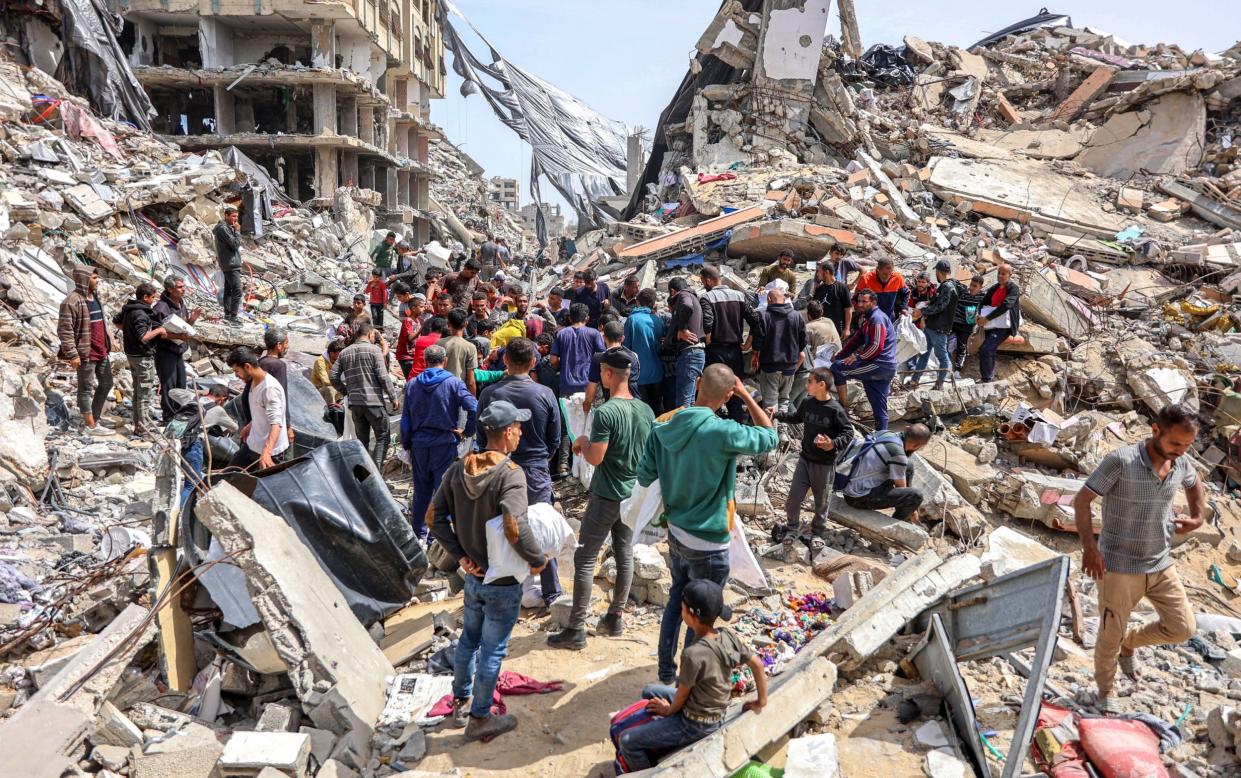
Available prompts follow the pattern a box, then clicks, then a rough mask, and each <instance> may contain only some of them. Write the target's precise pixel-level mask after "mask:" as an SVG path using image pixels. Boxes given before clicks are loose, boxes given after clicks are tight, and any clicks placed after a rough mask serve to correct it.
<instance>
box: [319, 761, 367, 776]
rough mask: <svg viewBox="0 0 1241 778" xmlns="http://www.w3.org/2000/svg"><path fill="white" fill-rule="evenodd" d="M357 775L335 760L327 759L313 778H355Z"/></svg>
mask: <svg viewBox="0 0 1241 778" xmlns="http://www.w3.org/2000/svg"><path fill="white" fill-rule="evenodd" d="M357 776H358V773H357V771H355V770H352V769H350V768H348V767H346V766H345V765H344V763H343V762H339V761H337V760H335V759H329V760H327V761H326V762H324V763H323V766H322V767H320V768H319V772H317V773H315V778H357Z"/></svg>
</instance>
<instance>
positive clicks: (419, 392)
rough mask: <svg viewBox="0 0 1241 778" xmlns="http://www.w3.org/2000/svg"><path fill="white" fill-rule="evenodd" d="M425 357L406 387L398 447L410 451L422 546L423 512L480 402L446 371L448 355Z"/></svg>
mask: <svg viewBox="0 0 1241 778" xmlns="http://www.w3.org/2000/svg"><path fill="white" fill-rule="evenodd" d="M423 358H424V359H425V360H426V362H427V369H426V370H424V371H422V372H421V373H419V374H418V377H417V378H415V379H414V380H412V381H410V382H409V383H408V384H406V385H405V403H404V406H403V407H402V409H401V446H403V447H404V448H405V450H406V451H408V452H409V462H410V466H411V467H412V469H413V471H414V482H413V487H414V496H413V499H412V502H411V511H412V518H413V525H414V532H416V533H417V534H418V538H419V539H420V540H422V541H423V542H424V543H425V542H426V539H427V522H426V515H427V508H429V507H430V505H431V498H432V497H433V496H434V495H435V490H436V489H439V487H440V480H441V479H443V477H444V471H446V470H447V469H448V467H449V465H451V464H452V463H453V462H454V461H455V460H456V459H457V446H458V445H459V444H460V443H461V441H462V439H463V438H465V437H466V436H467V435H473V434H474V420H475V418H477V412H478V401H477V400H475V399H474V395H472V394H470V390H469V389H468V388H467V387H466V385H465V382H464V381H462V380H461V379H460V378H457V377H456V376H455V375H453V374H452V373H450V372H448V371H447V370H445V369H444V363H445V362H446V361H447V360H448V353H447V352H446V351H444V348H443V347H442V346H439V345H432V346H428V347H427V349H426V351H424V352H423ZM462 410H464V411H465V412H466V414H467V417H466V423H465V427H460V426H458V425H459V424H460V423H461V422H460V419H461V411H462Z"/></svg>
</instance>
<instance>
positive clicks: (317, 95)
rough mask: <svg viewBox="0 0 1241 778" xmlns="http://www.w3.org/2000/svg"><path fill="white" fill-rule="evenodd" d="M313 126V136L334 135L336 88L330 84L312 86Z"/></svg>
mask: <svg viewBox="0 0 1241 778" xmlns="http://www.w3.org/2000/svg"><path fill="white" fill-rule="evenodd" d="M314 104H315V126H314V134H315V135H322V134H323V133H325V132H326V133H331V134H335V133H336V87H334V86H332V85H331V84H315V85H314Z"/></svg>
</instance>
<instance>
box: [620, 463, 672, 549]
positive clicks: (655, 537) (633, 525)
mask: <svg viewBox="0 0 1241 778" xmlns="http://www.w3.org/2000/svg"><path fill="white" fill-rule="evenodd" d="M663 512H664V494H663V490H662V489H661V488H660V486H659V479H655V480H654V481H652V482H651V485H650V486H643V485H642V484H638V483H635V484H634V486H633V494H630V495H629V496H628V497H627V498H625V499H624V500H622V501H621V506H620V515H621V521H622V522H624V524H625V526H627V527H629V529H631V530H633V542H634V543H645V544H646V545H648V546H649V545H654V544H655V543H658V542H659V541H661V540H663V538H664V528H663V527H656V526H652V522H654V521H655V519H657V518H659V517H660V515H661V514H663Z"/></svg>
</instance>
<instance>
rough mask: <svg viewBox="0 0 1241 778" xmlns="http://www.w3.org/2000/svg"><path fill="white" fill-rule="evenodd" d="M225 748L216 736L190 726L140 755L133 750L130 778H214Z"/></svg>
mask: <svg viewBox="0 0 1241 778" xmlns="http://www.w3.org/2000/svg"><path fill="white" fill-rule="evenodd" d="M222 753H224V746H223V745H221V744H220V741H219V739H218V738H217V737H216V734H215V732H213V731H212V730H210V729H208V728H207V727H204V726H202V725H201V724H188V725H186V726H185V727H184V728H183V729H181V730H178V731H177V732H176V733H175V734H172V735H170V736H168V737H166V738H164V739H162V740H159V741H156V742H154V743H151V744H150V745H148V746H147V747H146V748H145V749H144V750H143V751H142V752H141V753H138V749H137V748H136V747H135V748H134V749H133V752H132V754H133V770H132V771H131V773H130V776H131V778H213V776H214V774H215V767H216V762H218V761H219V759H220V754H222Z"/></svg>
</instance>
